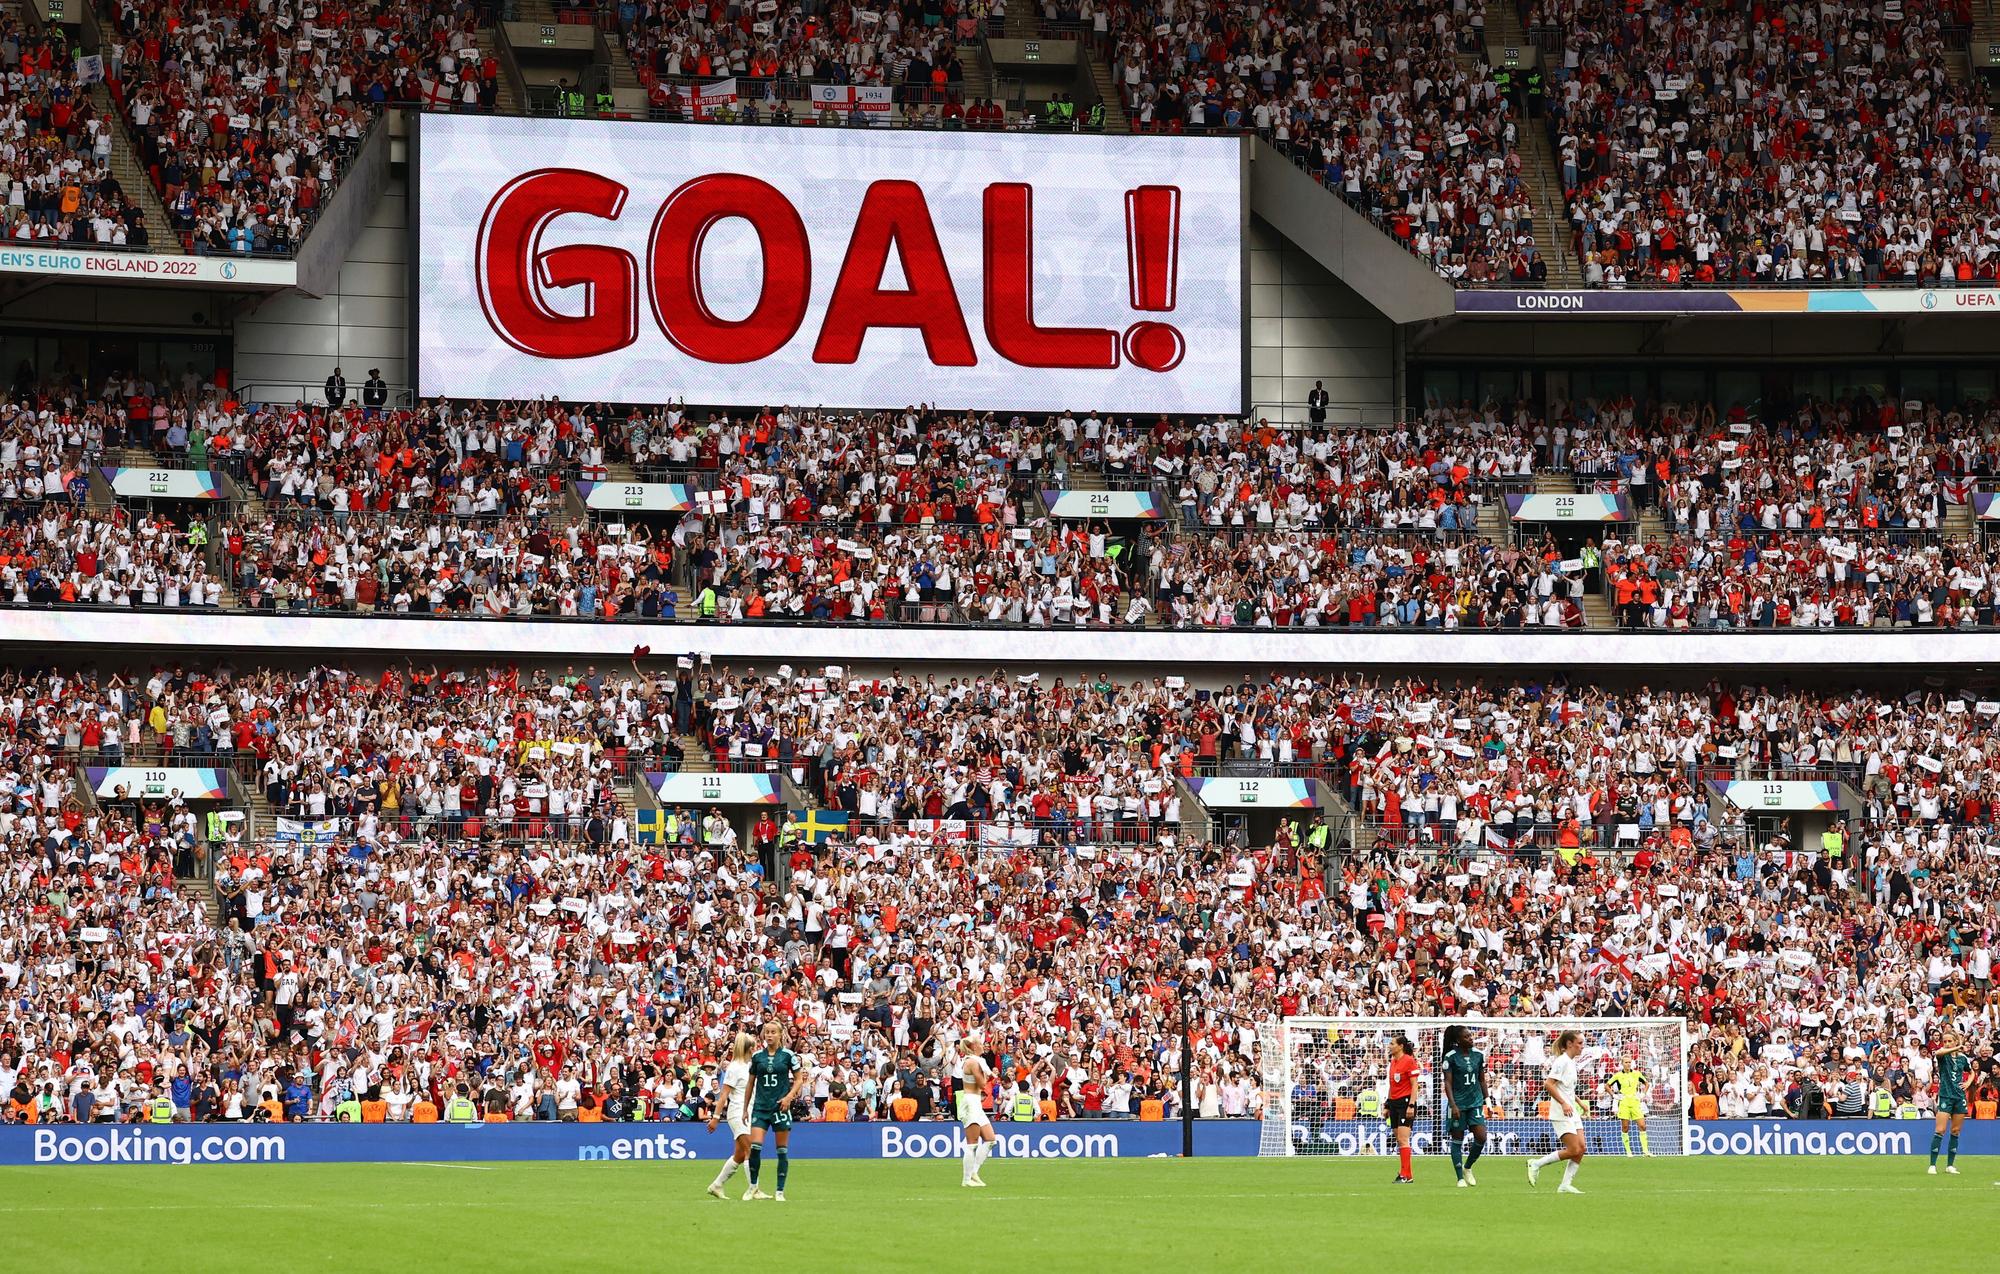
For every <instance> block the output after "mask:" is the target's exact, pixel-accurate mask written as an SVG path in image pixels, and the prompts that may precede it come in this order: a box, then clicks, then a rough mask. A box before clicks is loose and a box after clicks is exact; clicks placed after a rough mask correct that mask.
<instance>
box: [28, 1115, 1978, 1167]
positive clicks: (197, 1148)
mask: <svg viewBox="0 0 2000 1274" xmlns="http://www.w3.org/2000/svg"><path fill="white" fill-rule="evenodd" d="M1676 1127H1677V1125H1675V1124H1672V1123H1670V1122H1668V1121H1665V1120H1662V1121H1659V1123H1658V1124H1657V1125H1656V1127H1655V1129H1654V1131H1653V1134H1652V1139H1653V1143H1654V1145H1655V1148H1656V1150H1659V1149H1665V1148H1667V1146H1668V1144H1669V1143H1667V1142H1665V1141H1663V1138H1666V1137H1669V1136H1671V1135H1672V1130H1673V1129H1675V1128H1676ZM1260 1128H1261V1125H1260V1124H1259V1123H1258V1121H1256V1120H1254V1119H1199V1120H1196V1121H1195V1125H1194V1134H1195V1153H1196V1154H1197V1155H1199V1156H1209V1157H1249V1156H1254V1155H1255V1154H1257V1152H1258V1143H1259V1137H1260ZM994 1131H995V1132H996V1133H997V1134H998V1136H999V1142H998V1147H997V1151H996V1153H997V1154H998V1156H999V1157H1001V1158H1008V1159H1143V1158H1149V1157H1161V1156H1168V1155H1178V1154H1179V1153H1180V1151H1181V1126H1180V1124H1178V1123H1176V1122H1174V1121H1171V1120H1169V1121H1166V1122H1162V1123H1141V1122H1138V1121H1136V1120H1125V1119H1116V1120H1113V1119H1105V1120H1069V1121H1061V1122H1056V1123H1031V1124H1009V1123H1000V1124H996V1125H994ZM1585 1133H1586V1135H1587V1136H1589V1137H1590V1138H1591V1141H1592V1144H1593V1145H1594V1146H1597V1145H1600V1143H1601V1148H1602V1149H1604V1150H1605V1151H1608V1152H1612V1153H1615V1148H1616V1146H1617V1142H1618V1125H1617V1121H1616V1120H1613V1119H1592V1120H1589V1121H1587V1123H1586V1126H1585ZM1548 1139H1549V1125H1548V1123H1547V1121H1546V1120H1540V1119H1511V1120H1497V1121H1495V1122H1494V1123H1493V1124H1492V1125H1490V1126H1489V1128H1488V1142H1487V1145H1488V1152H1489V1153H1491V1154H1501V1155H1507V1154H1513V1155H1520V1154H1535V1153H1542V1152H1543V1151H1545V1150H1546V1149H1547V1146H1546V1144H1545V1143H1546V1142H1547V1141H1548ZM1292 1140H1293V1143H1294V1146H1295V1148H1296V1149H1297V1150H1298V1152H1299V1153H1300V1154H1303V1155H1315V1154H1321V1155H1329V1156H1354V1155H1388V1154H1392V1153H1394V1144H1395V1143H1394V1139H1393V1138H1392V1137H1391V1136H1390V1134H1389V1129H1388V1126H1387V1125H1386V1124H1385V1123H1384V1122H1383V1121H1381V1120H1358V1119H1348V1120H1337V1121H1336V1120H1329V1121H1327V1122H1325V1123H1324V1124H1317V1125H1312V1124H1304V1123H1301V1124H1299V1125H1296V1126H1295V1127H1294V1128H1293V1130H1292ZM1412 1140H1413V1142H1414V1144H1415V1145H1416V1147H1417V1149H1418V1151H1419V1152H1420V1153H1433V1152H1435V1151H1436V1150H1437V1149H1438V1147H1437V1145H1436V1136H1435V1129H1434V1128H1430V1129H1427V1128H1418V1129H1417V1130H1416V1133H1415V1135H1414V1137H1413V1138H1412ZM963 1145H964V1142H963V1133H962V1131H961V1130H960V1128H959V1126H958V1125H957V1124H952V1123H943V1122H935V1123H907V1124H899V1123H860V1124H799V1125H797V1126H796V1127H795V1128H794V1129H793V1133H792V1152H793V1153H794V1154H795V1155H798V1156H799V1157H801V1158H815V1159H956V1158H958V1156H959V1152H960V1150H961V1149H962V1148H963ZM730 1146H731V1141H730V1136H729V1133H728V1130H727V1129H719V1130H717V1131H716V1132H712V1133H711V1132H709V1131H708V1130H707V1128H706V1127H705V1126H704V1125H702V1124H698V1123H638V1124H545V1123H519V1124H514V1123H508V1124H484V1123H479V1124H165V1125H154V1124H48V1125H33V1124H29V1125H21V1124H9V1125H0V1167H27V1166H33V1165H35V1164H79V1163H117V1164H199V1163H413V1162H423V1163H471V1162H490V1163H504V1162H523V1161H537V1160H539V1161H544V1162H582V1163H592V1162H630V1161H645V1160H661V1161H667V1162H676V1161H685V1160H689V1159H708V1160H719V1159H720V1158H722V1157H723V1156H724V1155H726V1154H728V1153H729V1151H730ZM1929 1148H1930V1125H1929V1124H1928V1123H1927V1122H1922V1121H1917V1120H1898V1119H1837V1120H1778V1119H1763V1120H1714V1121H1709V1122H1706V1123H1702V1122H1697V1123H1691V1124H1689V1125H1688V1144H1687V1147H1686V1151H1687V1153H1689V1154H1695V1155H1745V1156H1750V1155H1809V1156H1848V1155H1854V1156H1859V1155H1915V1154H1923V1153H1926V1152H1927V1151H1928V1150H1929ZM1959 1153H1960V1154H1964V1155H1991V1154H2000V1124H1996V1123H1994V1122H1993V1121H1990V1120H1975V1121H1971V1122H1968V1123H1967V1124H1966V1125H1965V1131H1964V1134H1963V1138H1962V1140H1961V1142H1960V1145H1959Z"/></svg>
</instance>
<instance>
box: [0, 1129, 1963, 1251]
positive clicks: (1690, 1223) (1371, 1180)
mask: <svg viewBox="0 0 2000 1274" xmlns="http://www.w3.org/2000/svg"><path fill="white" fill-rule="evenodd" d="M1960 1167H1962V1168H1963V1169H1964V1170H1965V1175H1963V1176H1959V1177H1945V1176H1939V1177H1936V1178H1932V1177H1928V1176H1925V1175H1924V1170H1923V1162H1922V1160H1920V1159H1914V1158H1911V1159H1901V1158H1893V1159H1892V1158H1882V1159H1844V1160H1843V1159H1782V1158H1766V1159H1656V1160H1650V1161H1633V1160H1627V1159H1622V1158H1615V1157H1600V1156H1592V1157H1591V1159H1590V1160H1588V1161H1587V1163H1586V1164H1585V1166H1584V1169H1583V1172H1582V1174H1581V1175H1580V1176H1579V1177H1578V1179H1577V1184H1578V1186H1580V1187H1581V1188H1582V1189H1584V1190H1585V1191H1586V1192H1587V1193H1586V1194H1585V1195H1584V1196H1583V1197H1581V1198H1572V1197H1558V1196H1557V1195H1556V1193H1555V1184H1556V1181H1557V1180H1558V1177H1559V1174H1558V1172H1557V1170H1555V1169H1550V1170H1549V1171H1548V1172H1545V1173H1544V1174H1543V1176H1542V1181H1541V1185H1540V1187H1539V1188H1537V1189H1534V1190H1530V1189H1529V1187H1528V1183H1527V1180H1526V1176H1525V1172H1524V1169H1523V1167H1522V1161H1521V1160H1519V1159H1498V1158H1495V1159H1488V1160H1485V1161H1484V1162H1482V1163H1481V1164H1480V1172H1479V1176H1480V1185H1479V1186H1478V1188H1476V1189H1471V1190H1459V1189H1455V1188H1453V1187H1452V1177H1451V1169H1450V1166H1449V1165H1448V1164H1446V1163H1445V1162H1444V1161H1442V1160H1441V1159H1436V1158H1427V1159H1424V1160H1421V1161H1420V1162H1419V1165H1418V1183H1417V1184H1416V1185H1415V1186H1407V1187H1405V1186H1392V1185H1391V1184H1390V1183H1389V1178H1390V1177H1391V1176H1393V1175H1394V1171H1395V1170H1394V1166H1393V1164H1392V1162H1391V1161H1389V1160H1382V1159H1375V1160H1342V1161H1325V1160H1291V1161H1286V1160H1269V1159H1265V1160H1246V1159H1208V1160H1193V1161H1181V1160H1174V1159H1127V1160H1091V1161H1083V1162H1062V1161H1051V1160H1044V1161H1025V1160H1024V1161H1012V1162H1010V1161H1008V1160H1005V1159H996V1160H994V1161H993V1162H991V1163H989V1164H988V1165H987V1167H986V1170H985V1174H984V1175H985V1177H986V1179H987V1181H988V1183H989V1188H988V1189H986V1190H983V1191H979V1190H963V1189H960V1188H959V1184H958V1163H957V1162H956V1161H955V1160H949V1161H938V1160H928V1161H914V1162H913V1161H892V1162H886V1163H885V1162H871V1161H857V1160H840V1161H815V1160H812V1159H810V1158H806V1157H803V1156H802V1157H800V1158H799V1159H797V1160H795V1161H794V1170H793V1173H792V1179H791V1185H790V1189H789V1191H788V1193H789V1196H790V1200H789V1202H786V1203H783V1204H779V1203H762V1202H759V1203H743V1202H740V1201H738V1200H737V1199H736V1198H735V1195H736V1194H738V1193H740V1191H741V1189H742V1183H743V1178H742V1177H741V1175H739V1176H738V1177H737V1178H736V1180H735V1181H733V1182H731V1187H732V1189H731V1198H730V1200H729V1201H728V1202H721V1203H719V1202H717V1201H715V1200H713V1199H710V1198H708V1197H707V1196H706V1195H704V1194H703V1193H702V1190H703V1188H704V1186H705V1185H706V1184H707V1182H708V1179H709V1178H710V1177H711V1176H712V1175H713V1172H714V1167H713V1165H708V1164H701V1163H580V1164H569V1163H534V1164H525V1163H523V1164H492V1165H487V1166H483V1167H477V1168H474V1167H468V1166H464V1165H459V1166H444V1165H437V1166H425V1165H416V1164H401V1165H349V1164H343V1165H314V1166H307V1165H298V1166H261V1167H260V1166H229V1167H221V1166H216V1167H164V1166H162V1167H152V1166H148V1167H37V1168H10V1169H0V1270H21V1271H34V1272H35V1274H56V1272H64V1271H72V1270H74V1271H88V1270H118V1271H127V1270H156V1269H157V1270H167V1269H171V1270H176V1271H205V1270H212V1269H230V1270H237V1271H253V1272H254V1274H276V1272H278V1271H287V1270H336V1271H342V1272H343V1274H345V1272H347V1271H363V1270H399V1271H400V1270H413V1269H422V1268H424V1267H426V1266H429V1267H432V1268H433V1269H435V1270H437V1271H439V1274H443V1272H444V1271H453V1272H456V1271H460V1270H464V1271H486V1270H516V1269H526V1270H535V1271H550V1270H569V1269H577V1270H593V1271H608V1272H613V1274H617V1272H622V1271H628V1270H655V1269H697V1270H705V1269H720V1268H723V1267H725V1266H728V1265H737V1264H746V1265H754V1266H755V1267H757V1268H759V1269H776V1270H783V1271H787V1274H791V1272H793V1271H796V1272H797V1274H813V1272H816V1271H820V1270H871V1271H872V1270H888V1269H908V1270H947V1269H958V1270H1014V1269H1026V1270H1034V1271H1036V1272H1037V1274H1044V1272H1046V1271H1053V1270H1090V1271H1112V1270H1123V1269H1130V1268H1141V1267H1142V1264H1143V1268H1145V1269H1148V1270H1154V1271H1168V1272H1170V1274H1194V1272H1195V1271H1206V1270H1216V1269H1230V1270H1258V1271H1264V1272H1266V1274H1268V1272H1269V1271H1273V1270H1280V1271H1288V1270H1322V1269H1362V1268H1367V1269H1386V1270H1397V1271H1410V1272H1411V1274H1420V1272H1425V1271H1429V1270H1431V1269H1432V1268H1435V1267H1436V1266H1437V1265H1438V1264H1439V1263H1440V1262H1449V1263H1452V1264H1453V1265H1456V1266H1463V1267H1465V1268H1469V1269H1472V1270H1485V1269H1496V1268H1510V1269H1515V1268H1517V1269H1526V1270H1544V1269H1547V1270H1557V1271H1567V1270H1572V1269H1574V1270H1576V1271H1579V1274H1599V1272H1600V1271H1603V1272H1606V1274H1612V1272H1615V1274H1628V1272H1632V1271H1651V1270H1660V1271H1676V1272H1678V1271H1685V1270H1694V1269H1699V1270H1702V1271H1711V1270H1754V1271H1759V1272H1760V1274H1768V1272H1771V1271H1788V1270H1811V1271H1815V1272H1816V1274H1835V1272H1836V1271H1845V1270H1868V1271H1871V1272H1874V1274H1882V1272H1885V1271H1899V1270H1921V1271H1923V1272H1924V1274H1946V1272H1949V1271H1957V1270H1967V1271H1970V1270H1979V1271H1989V1270H1991V1269H1993V1259H1994V1258H1993V1254H1992V1247H1991V1240H1992V1235H1993V1233H1994V1232H1995V1230H1994V1227H1995V1225H1996V1223H2000V1189H1996V1188H1995V1187H1994V1184H1993V1183H1994V1179H1995V1178H1996V1176H2000V1163H1996V1162H1995V1161H1993V1160H1981V1159H1964V1160H1961V1162H1960ZM770 1170H771V1169H770V1165H769V1163H768V1161H767V1163H766V1168H765V1171H766V1173H767V1174H768V1173H769V1172H770ZM765 1185H766V1188H769V1185H770V1183H769V1181H766V1182H765ZM1572 1262H1578V1263H1576V1264H1572Z"/></svg>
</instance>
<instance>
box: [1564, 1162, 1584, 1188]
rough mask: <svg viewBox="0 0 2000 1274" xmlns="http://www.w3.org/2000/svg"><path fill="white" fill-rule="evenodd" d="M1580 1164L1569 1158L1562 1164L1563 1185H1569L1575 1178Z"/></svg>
mask: <svg viewBox="0 0 2000 1274" xmlns="http://www.w3.org/2000/svg"><path fill="white" fill-rule="evenodd" d="M1580 1166H1581V1165H1580V1164H1578V1163H1577V1161H1576V1160H1574V1159H1572V1160H1570V1161H1569V1162H1568V1163H1567V1164H1565V1165H1564V1166H1563V1184H1564V1185H1569V1184H1570V1183H1571V1182H1573V1181H1575V1180H1576V1170H1577V1168H1578V1167H1580Z"/></svg>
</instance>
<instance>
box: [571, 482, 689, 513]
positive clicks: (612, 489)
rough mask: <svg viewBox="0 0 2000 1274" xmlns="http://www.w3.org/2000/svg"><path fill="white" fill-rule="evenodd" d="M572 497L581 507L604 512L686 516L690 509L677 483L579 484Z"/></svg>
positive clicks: (682, 486)
mask: <svg viewBox="0 0 2000 1274" xmlns="http://www.w3.org/2000/svg"><path fill="white" fill-rule="evenodd" d="M576 494H577V496H578V497H579V498H580V499H581V500H582V501H583V507H585V508H586V509H596V510H598V511H600V512H604V513H686V512H687V511H688V510H689V509H692V508H693V507H694V500H693V498H692V497H691V496H689V495H688V489H687V484H685V483H681V482H579V483H577V484H576Z"/></svg>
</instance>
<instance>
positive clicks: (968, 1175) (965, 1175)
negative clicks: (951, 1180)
mask: <svg viewBox="0 0 2000 1274" xmlns="http://www.w3.org/2000/svg"><path fill="white" fill-rule="evenodd" d="M964 1159H965V1168H964V1171H963V1172H962V1173H961V1174H960V1175H959V1180H961V1181H970V1180H972V1178H973V1175H974V1174H975V1173H977V1172H978V1171H979V1143H978V1142H976V1141H968V1142H966V1143H965V1155H964Z"/></svg>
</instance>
